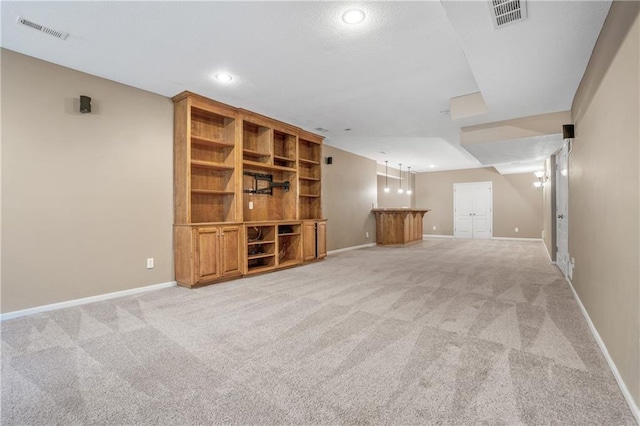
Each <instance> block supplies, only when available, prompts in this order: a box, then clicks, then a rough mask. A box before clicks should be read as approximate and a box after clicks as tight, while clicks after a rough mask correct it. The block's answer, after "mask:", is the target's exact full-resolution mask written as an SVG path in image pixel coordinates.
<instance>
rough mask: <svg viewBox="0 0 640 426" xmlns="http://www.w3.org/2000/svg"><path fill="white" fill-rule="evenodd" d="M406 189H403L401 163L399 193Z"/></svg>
mask: <svg viewBox="0 0 640 426" xmlns="http://www.w3.org/2000/svg"><path fill="white" fill-rule="evenodd" d="M403 192H404V191H403V190H402V163H400V187H399V188H398V194H402V193H403Z"/></svg>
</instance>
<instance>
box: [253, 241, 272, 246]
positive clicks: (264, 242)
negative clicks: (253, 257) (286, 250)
mask: <svg viewBox="0 0 640 426" xmlns="http://www.w3.org/2000/svg"><path fill="white" fill-rule="evenodd" d="M274 243H275V241H262V240H258V241H248V242H247V245H248V246H255V245H259V244H274Z"/></svg>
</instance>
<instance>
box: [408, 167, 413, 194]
mask: <svg viewBox="0 0 640 426" xmlns="http://www.w3.org/2000/svg"><path fill="white" fill-rule="evenodd" d="M407 169H408V170H409V171H408V172H407V195H411V193H412V192H413V191H412V190H411V166H409V167H407Z"/></svg>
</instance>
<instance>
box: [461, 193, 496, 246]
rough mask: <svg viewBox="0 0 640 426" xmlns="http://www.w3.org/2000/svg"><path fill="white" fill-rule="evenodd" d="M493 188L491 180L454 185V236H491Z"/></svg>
mask: <svg viewBox="0 0 640 426" xmlns="http://www.w3.org/2000/svg"><path fill="white" fill-rule="evenodd" d="M491 190H492V183H491V182H472V183H456V184H454V185H453V191H454V199H453V200H454V201H453V203H454V205H453V211H454V222H455V223H454V234H453V235H454V237H456V238H491V235H492V228H493V212H492V210H493V206H492V204H493V197H492V196H491Z"/></svg>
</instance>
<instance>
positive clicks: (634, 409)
mask: <svg viewBox="0 0 640 426" xmlns="http://www.w3.org/2000/svg"><path fill="white" fill-rule="evenodd" d="M565 279H566V280H567V283H568V284H569V288H570V289H571V292H572V293H573V297H575V299H576V301H577V302H578V306H579V307H580V310H581V311H582V315H584V318H585V319H586V320H587V324H588V325H589V330H591V334H593V337H594V339H596V343H598V346H600V350H601V351H602V354H603V355H604V358H605V359H606V360H607V364H609V368H610V369H611V372H612V373H613V377H615V379H616V382H618V386H619V387H620V391H622V395H623V396H624V399H626V400H627V404H628V405H629V409H630V410H631V413H632V414H633V416H634V417H635V418H636V422H638V424H640V408H638V405H637V404H636V402H635V401H634V400H633V397H632V396H631V393H630V392H629V389H628V388H627V385H626V383H625V382H624V380H622V376H621V375H620V372H619V371H618V367H616V364H615V362H613V359H612V358H611V355H609V350H608V349H607V346H606V345H605V344H604V341H603V340H602V338H601V337H600V333H598V330H597V329H596V326H595V325H594V324H593V322H592V321H591V318H590V317H589V313H588V312H587V309H586V308H585V307H584V305H583V304H582V300H580V297H579V296H578V293H577V292H576V289H575V288H573V284H572V283H571V281H570V280H569V279H568V278H565Z"/></svg>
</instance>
